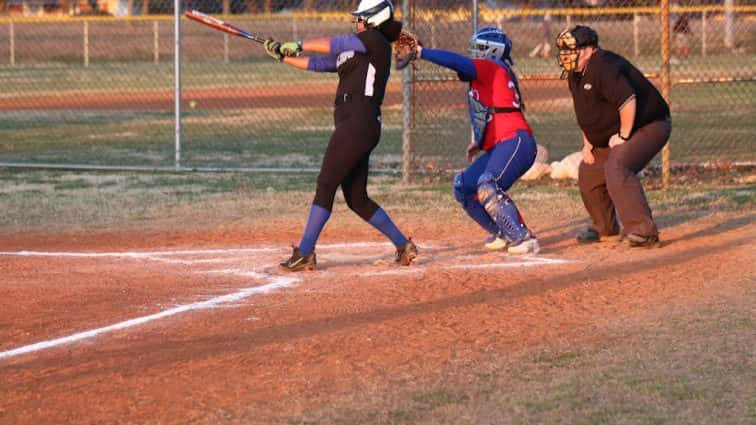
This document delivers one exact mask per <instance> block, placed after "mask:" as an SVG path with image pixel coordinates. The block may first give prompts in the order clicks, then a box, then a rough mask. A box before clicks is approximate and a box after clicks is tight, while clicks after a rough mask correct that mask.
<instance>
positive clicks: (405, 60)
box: [394, 31, 423, 69]
mask: <svg viewBox="0 0 756 425" xmlns="http://www.w3.org/2000/svg"><path fill="white" fill-rule="evenodd" d="M422 45H423V44H422V43H421V42H420V40H418V39H417V36H416V35H415V34H412V33H411V32H408V31H402V32H401V34H399V38H398V39H396V41H394V60H395V61H396V63H395V65H394V67H395V68H396V69H404V68H406V67H407V65H409V64H410V63H411V64H412V67H413V68H414V67H415V60H417V46H422Z"/></svg>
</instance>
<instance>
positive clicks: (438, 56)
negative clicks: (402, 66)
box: [422, 48, 478, 81]
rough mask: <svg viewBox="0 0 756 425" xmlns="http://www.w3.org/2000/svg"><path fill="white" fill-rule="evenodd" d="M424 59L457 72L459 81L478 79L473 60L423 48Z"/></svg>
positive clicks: (444, 51)
mask: <svg viewBox="0 0 756 425" xmlns="http://www.w3.org/2000/svg"><path fill="white" fill-rule="evenodd" d="M422 59H425V60H427V61H430V62H433V63H435V64H436V65H441V66H443V67H446V68H449V69H452V70H454V71H457V74H458V75H459V79H460V80H462V81H472V80H475V79H477V78H478V73H477V72H476V71H475V65H473V62H472V60H470V58H468V57H465V56H462V55H460V54H457V53H454V52H449V51H446V50H441V49H426V48H423V53H422Z"/></svg>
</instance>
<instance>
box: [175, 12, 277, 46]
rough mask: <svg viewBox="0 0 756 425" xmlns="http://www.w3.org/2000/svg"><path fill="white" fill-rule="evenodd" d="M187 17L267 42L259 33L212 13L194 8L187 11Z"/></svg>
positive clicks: (235, 33) (251, 38)
mask: <svg viewBox="0 0 756 425" xmlns="http://www.w3.org/2000/svg"><path fill="white" fill-rule="evenodd" d="M186 17H187V18H189V19H191V20H193V21H197V22H199V23H201V24H205V25H207V26H209V27H213V28H215V29H217V30H221V31H223V32H227V33H229V34H233V35H238V36H239V37H244V38H246V39H249V40H252V41H256V42H258V43H260V44H262V43H265V39H264V38H262V37H260V36H258V35H255V34H252V33H249V32H247V31H244V30H243V29H241V28H237V27H235V26H233V25H231V24H229V23H228V22H226V21H222V20H220V19H218V18H213V17H212V16H210V15H205V14H204V13H202V12H198V11H196V10H194V9H192V10H188V11H187V12H186Z"/></svg>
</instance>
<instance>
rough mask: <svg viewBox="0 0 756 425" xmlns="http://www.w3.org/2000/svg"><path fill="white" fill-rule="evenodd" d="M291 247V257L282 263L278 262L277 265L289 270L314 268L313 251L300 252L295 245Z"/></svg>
mask: <svg viewBox="0 0 756 425" xmlns="http://www.w3.org/2000/svg"><path fill="white" fill-rule="evenodd" d="M292 248H294V252H293V253H292V254H291V258H289V259H288V260H286V261H285V262H283V263H279V267H281V268H282V269H284V270H288V271H290V272H298V271H302V270H313V269H314V268H315V264H317V260H316V259H315V251H313V252H311V253H309V254H302V252H301V251H299V248H297V247H296V246H292Z"/></svg>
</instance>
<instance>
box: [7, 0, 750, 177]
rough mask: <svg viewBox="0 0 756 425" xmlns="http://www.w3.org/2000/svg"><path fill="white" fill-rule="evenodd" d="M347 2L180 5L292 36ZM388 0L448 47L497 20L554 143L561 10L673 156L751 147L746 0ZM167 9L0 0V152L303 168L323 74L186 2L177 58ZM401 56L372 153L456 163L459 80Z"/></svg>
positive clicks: (531, 108)
mask: <svg viewBox="0 0 756 425" xmlns="http://www.w3.org/2000/svg"><path fill="white" fill-rule="evenodd" d="M38 4H42V5H43V6H44V7H43V8H41V9H39V8H38V9H34V7H32V6H33V5H38ZM19 5H20V7H19ZM51 5H52V6H51ZM356 5H357V1H356V0H352V1H346V0H345V1H342V0H298V1H284V0H258V1H244V2H242V1H238V0H234V1H230V0H228V1H222V0H221V1H209V0H195V1H191V2H187V3H184V4H183V6H182V8H184V9H183V10H185V9H189V8H195V9H198V10H200V11H202V12H206V13H215V14H217V15H216V16H220V17H222V18H224V19H227V20H228V21H230V22H231V23H233V24H234V25H237V26H239V27H241V28H243V29H245V30H248V31H250V32H254V33H256V34H259V35H262V36H266V37H274V38H276V39H302V38H316V37H325V36H331V35H336V34H346V33H349V32H350V31H352V29H353V28H352V24H350V19H351V17H350V15H349V14H348V13H347V11H349V10H352V9H354V8H355V7H356ZM35 10H36V11H35ZM397 10H398V11H399V12H403V14H404V15H406V16H403V19H404V20H405V22H407V23H408V26H409V28H410V29H411V30H413V31H414V32H416V33H417V34H419V36H420V38H421V39H422V40H423V42H424V43H425V45H426V46H429V47H433V48H442V49H447V50H452V51H456V52H458V53H462V54H466V53H467V49H468V46H469V38H470V36H471V34H472V33H473V32H474V29H475V28H476V27H482V26H488V25H496V26H500V27H501V28H503V29H504V30H505V32H506V33H507V34H508V36H509V37H510V38H511V39H512V40H513V41H514V50H513V53H512V57H513V58H514V60H515V71H516V72H517V73H518V75H519V77H520V79H521V85H522V87H521V88H522V94H523V98H524V101H525V104H526V107H527V110H526V116H527V118H528V120H529V121H530V123H531V125H532V127H533V129H534V131H535V134H536V137H537V140H538V142H539V144H541V145H543V146H545V147H547V148H548V149H549V151H550V157H551V160H558V159H561V158H562V157H564V156H565V155H567V154H569V153H571V152H574V151H577V150H579V149H580V143H581V139H580V135H579V130H578V128H577V124H576V122H575V117H574V113H573V111H572V103H571V99H570V97H569V92H568V90H567V88H566V82H564V81H560V80H559V78H558V76H559V67H558V65H557V62H556V58H555V51H554V47H553V42H554V38H555V37H556V35H557V33H558V32H559V31H560V30H561V29H562V28H564V27H566V26H571V25H575V24H587V25H590V26H593V27H594V28H595V29H596V30H597V31H598V33H599V36H600V39H601V45H602V47H604V48H606V49H610V50H614V51H616V52H617V53H620V54H622V55H624V56H626V57H627V58H628V59H630V60H631V61H632V62H633V63H635V64H636V66H638V67H639V68H640V69H641V70H643V71H644V72H645V73H646V74H647V75H649V76H650V78H651V79H652V81H654V82H655V83H656V84H657V85H658V86H659V87H660V88H661V89H662V92H663V93H664V94H665V96H667V97H668V99H669V100H670V103H671V106H672V115H673V118H672V119H673V133H672V138H671V140H670V151H669V153H670V160H671V162H672V163H702V162H710V161H718V162H753V161H754V160H756V150H755V149H754V136H755V135H756V126H755V125H754V119H753V117H754V116H756V113H755V112H756V106H755V105H754V100H753V99H754V94H756V93H754V91H756V90H755V87H756V85H754V69H756V67H755V66H754V65H756V6H752V5H747V4H740V3H738V2H736V1H734V0H723V1H719V2H702V1H695V2H694V1H688V2H684V0H682V1H681V2H680V3H679V4H673V5H671V7H670V9H669V19H668V22H669V25H668V26H665V25H662V21H661V19H662V18H661V17H662V15H663V11H664V10H663V8H661V7H660V5H659V3H658V2H649V1H630V0H627V1H616V0H615V1H600V0H586V1H568V0H564V1H556V0H554V1H503V0H498V1H497V0H480V1H451V0H417V1H413V2H408V3H407V5H402V4H401V2H398V3H397ZM31 14H38V15H43V16H29V15H31ZM172 14H173V2H160V1H151V2H147V1H140V0H129V1H126V0H123V1H116V0H113V1H109V2H100V3H98V2H97V1H88V2H84V3H72V2H66V3H57V2H55V1H53V0H51V1H49V2H47V3H45V2H42V3H39V2H36V3H35V2H31V1H28V0H18V1H15V2H14V1H10V0H0V87H1V89H0V163H2V164H5V165H22V166H66V167H90V168H97V167H120V168H124V167H126V168H129V167H133V168H161V167H168V168H170V167H176V166H179V167H183V168H206V169H210V168H219V169H235V168H245V169H252V168H254V169H259V170H303V169H304V170H314V169H317V168H318V166H319V164H320V158H321V155H322V152H323V151H324V149H325V145H326V143H327V141H328V137H329V135H330V132H331V129H332V110H333V106H332V105H333V95H334V93H335V89H336V76H335V75H332V74H319V73H311V72H304V71H300V70H297V69H294V68H291V67H288V66H286V65H283V64H280V63H277V62H275V61H273V60H271V59H270V58H269V57H268V56H266V55H265V53H264V51H263V49H262V48H261V47H260V46H259V45H258V44H255V43H252V42H250V41H248V40H245V39H242V38H238V37H233V36H229V35H226V34H224V33H221V32H218V31H215V30H213V29H210V28H208V27H205V26H202V25H200V24H197V23H195V22H192V21H187V20H182V21H181V24H180V25H181V27H180V30H181V31H180V32H181V38H180V44H179V46H180V49H181V66H180V68H179V70H180V73H177V72H176V71H177V69H176V67H175V63H176V62H175V60H174V59H175V57H174V52H175V47H176V46H175V44H176V43H175V39H174V34H175V30H176V28H174V20H173V15H172ZM681 22H682V23H681ZM665 27H666V28H668V29H669V32H668V33H665V32H664V30H665ZM665 34H667V36H668V37H669V40H670V41H669V44H668V46H669V47H670V51H669V53H670V56H669V57H665V56H664V54H663V53H664V51H665V49H664V48H663V47H664V46H665V44H664V43H663V40H664V35H665ZM407 72H411V74H408V75H402V73H400V72H394V73H393V74H392V76H391V79H390V81H389V86H388V91H387V97H386V100H385V103H384V108H383V114H384V116H383V118H384V131H383V136H382V142H381V144H380V145H379V147H378V149H377V150H376V152H375V153H374V155H373V164H372V166H373V168H374V169H382V170H393V171H401V170H404V171H405V172H409V173H414V172H423V171H433V172H439V171H451V170H454V169H458V168H461V167H463V166H464V165H465V160H464V149H465V146H466V144H467V142H468V141H469V138H470V128H469V123H468V118H467V113H466V111H465V103H464V93H465V90H466V86H465V84H464V83H461V82H459V81H458V80H457V79H456V76H455V75H453V73H451V72H449V71H448V70H445V69H443V68H440V67H437V66H435V65H433V64H431V63H429V62H421V63H419V66H418V69H417V70H416V71H414V72H413V71H407ZM179 74H180V83H181V84H180V86H181V100H180V102H179V104H180V105H181V111H180V114H179V116H180V122H181V130H180V134H179V136H180V137H178V138H177V130H176V125H175V122H176V121H175V116H176V111H175V108H174V105H175V102H174V88H175V86H176V76H177V75H179ZM403 77H404V78H403ZM665 79H666V80H665ZM403 82H404V83H407V84H408V87H403ZM403 89H405V90H404V91H405V92H407V93H411V96H409V97H408V98H407V103H404V96H403ZM405 107H406V109H405ZM407 118H408V119H409V121H407ZM177 139H179V140H180V144H177V143H176V140H177ZM405 154H406V155H405Z"/></svg>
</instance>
